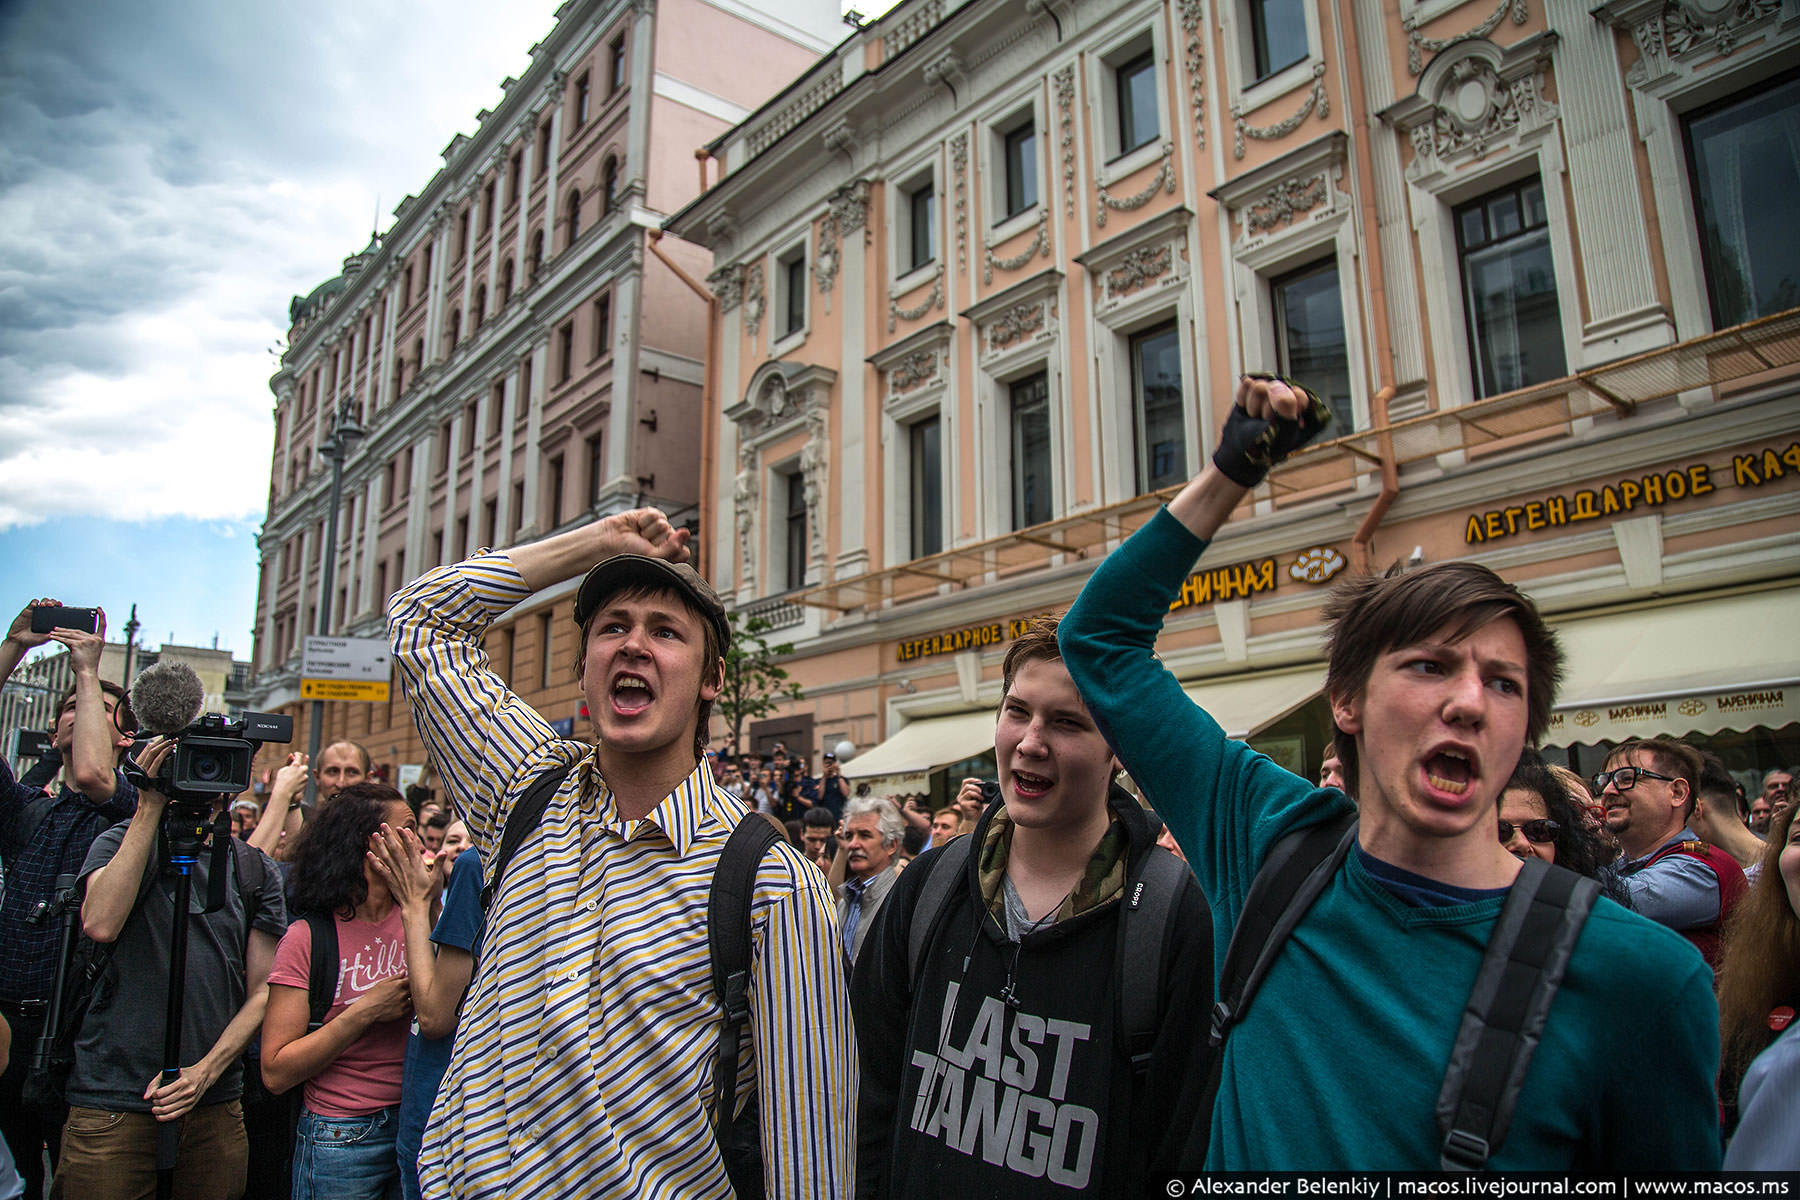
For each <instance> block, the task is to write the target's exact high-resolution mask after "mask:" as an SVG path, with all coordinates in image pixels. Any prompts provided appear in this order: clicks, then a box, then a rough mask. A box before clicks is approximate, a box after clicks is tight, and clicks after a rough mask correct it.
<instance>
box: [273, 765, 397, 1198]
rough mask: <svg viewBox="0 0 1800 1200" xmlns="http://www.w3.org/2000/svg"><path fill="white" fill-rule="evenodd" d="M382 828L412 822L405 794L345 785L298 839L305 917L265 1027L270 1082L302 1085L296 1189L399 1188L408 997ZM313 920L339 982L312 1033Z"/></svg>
mask: <svg viewBox="0 0 1800 1200" xmlns="http://www.w3.org/2000/svg"><path fill="white" fill-rule="evenodd" d="M389 827H391V828H394V829H412V830H414V831H415V832H416V830H417V818H416V817H415V816H414V815H413V811H412V807H411V806H410V805H408V804H407V803H406V801H405V800H404V799H402V798H401V796H400V793H399V792H397V791H395V790H394V789H393V788H391V787H388V786H386V785H385V784H378V783H359V784H352V785H351V786H350V787H347V788H345V789H343V790H342V791H340V792H339V793H338V794H337V796H336V797H335V798H334V799H333V800H332V802H331V803H330V804H328V805H325V806H324V807H323V808H321V809H320V811H319V815H318V817H317V818H316V819H314V820H313V821H311V822H309V823H308V824H307V826H306V827H305V829H304V830H303V831H302V832H301V835H300V841H299V844H298V845H296V846H295V848H294V867H293V871H292V874H291V875H290V878H289V905H290V907H291V908H292V909H293V911H294V913H295V914H296V915H298V916H304V917H306V918H308V919H307V920H297V921H295V922H294V923H293V924H292V925H290V926H289V927H288V931H287V935H286V936H285V937H283V938H282V940H281V946H280V948H279V949H278V950H276V952H275V966H274V968H273V969H272V970H271V971H270V972H269V1008H268V1014H267V1016H266V1017H264V1019H263V1033H262V1064H263V1068H262V1069H263V1080H264V1082H266V1083H267V1085H268V1087H269V1090H270V1091H273V1092H285V1091H287V1090H288V1089H289V1088H292V1087H293V1086H294V1085H295V1084H298V1083H304V1084H305V1085H306V1091H305V1096H304V1103H303V1106H302V1109H301V1113H300V1124H299V1127H298V1130H297V1132H296V1134H295V1138H294V1191H293V1195H294V1200H312V1198H313V1197H319V1198H320V1200H327V1198H329V1200H363V1198H368V1200H380V1198H385V1197H398V1196H399V1194H400V1181H399V1170H398V1166H397V1165H396V1163H395V1160H394V1132H395V1129H396V1122H397V1119H398V1116H399V1106H400V1078H401V1072H402V1068H403V1064H404V1062H405V1058H406V1035H407V1029H408V1024H409V1020H410V1018H411V1015H412V999H411V993H410V991H409V990H408V986H407V977H406V938H405V932H404V926H403V924H402V922H401V912H400V906H399V905H398V904H396V903H395V900H394V896H393V894H392V893H391V892H390V891H389V890H388V885H387V883H386V882H385V879H384V877H383V876H382V874H381V873H380V871H379V870H377V869H376V867H375V866H374V857H373V854H372V850H373V848H374V845H375V839H376V838H377V837H378V835H379V834H380V832H381V831H382V830H383V829H385V828H389ZM326 922H330V925H329V926H326V925H325V923H326ZM315 925H318V926H320V927H321V928H325V927H329V928H331V929H333V930H334V931H335V932H336V934H337V955H336V957H337V963H336V968H337V984H336V988H335V990H334V991H333V993H332V998H331V1006H330V1007H329V1008H328V1009H327V1011H326V1013H325V1022H324V1024H323V1025H321V1026H320V1027H319V1028H317V1029H315V1030H312V1031H311V1032H308V1030H307V1025H308V1023H309V1017H310V1012H311V1003H310V996H311V982H312V980H311V975H312V957H313V954H312V948H313V930H314V926H315Z"/></svg>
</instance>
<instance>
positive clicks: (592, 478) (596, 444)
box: [587, 433, 606, 508]
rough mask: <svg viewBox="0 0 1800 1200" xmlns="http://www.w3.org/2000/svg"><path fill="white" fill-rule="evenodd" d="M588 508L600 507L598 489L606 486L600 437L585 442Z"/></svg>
mask: <svg viewBox="0 0 1800 1200" xmlns="http://www.w3.org/2000/svg"><path fill="white" fill-rule="evenodd" d="M587 468H588V507H589V508H598V507H599V506H600V489H601V488H602V487H603V486H605V484H606V458H605V456H604V455H603V454H602V453H601V435H600V434H597V433H596V434H595V435H594V436H593V437H591V438H589V439H588V440H587Z"/></svg>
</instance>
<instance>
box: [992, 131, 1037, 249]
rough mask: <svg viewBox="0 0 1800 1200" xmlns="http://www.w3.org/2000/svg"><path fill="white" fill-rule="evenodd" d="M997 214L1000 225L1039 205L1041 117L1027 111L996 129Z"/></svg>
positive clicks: (995, 198)
mask: <svg viewBox="0 0 1800 1200" xmlns="http://www.w3.org/2000/svg"><path fill="white" fill-rule="evenodd" d="M994 150H995V157H996V158H997V159H998V160H999V161H998V164H997V165H998V166H999V170H998V171H996V172H995V177H996V183H997V185H998V187H997V193H996V195H995V197H994V200H995V206H996V208H997V210H998V211H997V212H996V213H995V215H994V224H996V225H999V224H1001V223H1002V222H1004V221H1007V220H1009V219H1010V218H1012V217H1016V216H1018V215H1019V214H1020V213H1023V212H1026V211H1027V210H1029V209H1032V208H1036V207H1037V202H1038V147H1037V114H1036V112H1035V111H1033V110H1032V109H1031V108H1029V107H1027V108H1026V109H1025V110H1024V111H1022V112H1019V113H1017V114H1015V115H1014V116H1012V117H1010V118H1008V119H1007V120H1006V121H1004V122H1001V123H1000V124H997V125H996V126H995V127H994Z"/></svg>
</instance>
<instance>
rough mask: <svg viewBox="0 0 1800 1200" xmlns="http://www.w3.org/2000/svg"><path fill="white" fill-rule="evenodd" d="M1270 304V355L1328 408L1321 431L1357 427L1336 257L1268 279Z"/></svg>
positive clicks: (1342, 431)
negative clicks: (1272, 341)
mask: <svg viewBox="0 0 1800 1200" xmlns="http://www.w3.org/2000/svg"><path fill="white" fill-rule="evenodd" d="M1269 294H1270V299H1271V300H1272V301H1273V302H1274V309H1275V358H1276V361H1277V363H1278V364H1279V366H1280V369H1281V373H1282V375H1284V376H1286V377H1287V378H1289V379H1292V380H1293V381H1294V382H1296V383H1301V384H1304V385H1306V386H1307V387H1308V388H1310V389H1311V390H1312V391H1313V392H1315V393H1317V394H1318V396H1319V397H1320V398H1321V399H1323V400H1324V401H1325V403H1326V405H1327V406H1329V407H1330V409H1331V427H1330V428H1329V429H1327V430H1326V431H1325V436H1326V437H1341V436H1343V435H1344V434H1346V433H1350V432H1351V431H1353V430H1354V429H1355V428H1356V414H1355V410H1354V409H1353V407H1352V405H1351V403H1350V343H1349V338H1348V335H1347V331H1346V330H1345V328H1344V302H1343V293H1341V292H1340V291H1339V290H1338V267H1337V259H1335V258H1328V259H1326V260H1324V261H1323V262H1316V263H1311V264H1309V265H1307V266H1304V267H1301V268H1300V269H1299V270H1297V271H1290V272H1289V273H1288V274H1286V275H1283V276H1281V277H1280V278H1278V279H1273V280H1271V281H1270V282H1269Z"/></svg>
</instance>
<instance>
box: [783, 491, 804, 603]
mask: <svg viewBox="0 0 1800 1200" xmlns="http://www.w3.org/2000/svg"><path fill="white" fill-rule="evenodd" d="M786 583H787V590H788V591H790V592H793V591H798V590H799V589H801V588H803V587H805V586H806V477H805V476H803V475H802V474H801V473H800V472H798V471H795V472H794V473H793V474H791V475H789V476H788V477H787V576H786Z"/></svg>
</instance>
